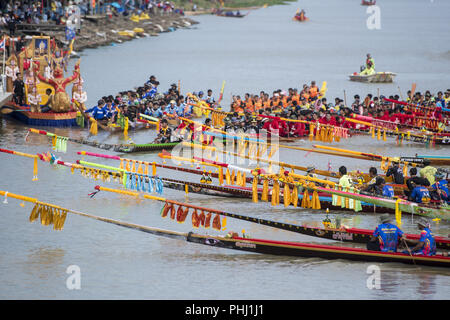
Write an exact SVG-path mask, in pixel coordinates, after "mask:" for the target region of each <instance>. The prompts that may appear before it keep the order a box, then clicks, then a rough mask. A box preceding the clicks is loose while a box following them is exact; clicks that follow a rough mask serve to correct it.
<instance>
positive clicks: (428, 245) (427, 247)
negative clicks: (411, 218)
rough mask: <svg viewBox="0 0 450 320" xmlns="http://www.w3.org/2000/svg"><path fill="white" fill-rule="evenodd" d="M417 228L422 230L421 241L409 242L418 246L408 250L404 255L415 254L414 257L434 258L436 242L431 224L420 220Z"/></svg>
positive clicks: (422, 219)
mask: <svg viewBox="0 0 450 320" xmlns="http://www.w3.org/2000/svg"><path fill="white" fill-rule="evenodd" d="M417 227H418V229H419V230H420V239H419V240H418V241H417V240H408V242H410V243H414V244H416V246H415V247H414V248H412V249H409V248H407V251H405V252H404V253H409V254H414V255H424V256H434V255H435V254H436V241H435V240H434V236H433V234H432V233H431V230H430V224H429V222H428V221H427V220H426V219H424V218H420V219H419V220H418V221H417Z"/></svg>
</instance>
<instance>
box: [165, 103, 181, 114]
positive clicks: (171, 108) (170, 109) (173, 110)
mask: <svg viewBox="0 0 450 320" xmlns="http://www.w3.org/2000/svg"><path fill="white" fill-rule="evenodd" d="M166 112H167V113H168V114H172V115H177V114H178V107H177V104H176V102H175V100H170V103H169V104H168V105H167V107H166Z"/></svg>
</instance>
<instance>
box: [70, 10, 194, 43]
mask: <svg viewBox="0 0 450 320" xmlns="http://www.w3.org/2000/svg"><path fill="white" fill-rule="evenodd" d="M194 24H198V22H197V21H194V20H192V19H191V18H188V17H186V16H182V15H180V14H175V13H173V14H172V13H171V14H164V15H160V14H155V15H150V19H140V20H139V21H133V20H131V19H130V17H123V16H120V17H112V18H108V17H106V16H96V17H89V16H87V17H84V18H83V22H82V29H81V33H80V34H79V35H78V36H77V38H76V40H75V43H74V48H73V49H74V50H75V51H76V52H78V51H81V50H83V49H86V48H95V47H98V46H103V45H110V44H111V43H121V42H124V41H129V40H132V39H136V38H140V37H144V36H157V35H158V34H159V33H163V32H171V31H175V30H176V29H178V28H188V27H190V26H192V25H194Z"/></svg>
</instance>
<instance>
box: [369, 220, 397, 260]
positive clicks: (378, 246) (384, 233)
mask: <svg viewBox="0 0 450 320" xmlns="http://www.w3.org/2000/svg"><path fill="white" fill-rule="evenodd" d="M401 239H403V240H405V236H404V233H403V231H402V230H400V228H399V227H397V226H396V225H395V224H392V218H391V217H390V216H389V215H388V214H384V215H382V216H381V217H380V224H379V225H378V226H377V228H376V229H375V231H374V232H373V234H372V236H371V238H370V241H369V243H367V249H368V250H372V251H382V252H397V248H398V242H399V241H400V240H401Z"/></svg>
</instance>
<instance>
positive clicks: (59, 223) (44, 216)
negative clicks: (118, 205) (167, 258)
mask: <svg viewBox="0 0 450 320" xmlns="http://www.w3.org/2000/svg"><path fill="white" fill-rule="evenodd" d="M0 196H5V197H10V198H14V199H17V200H21V201H27V202H31V203H34V204H37V205H39V206H40V207H44V208H48V207H50V208H52V210H57V211H60V212H61V211H62V213H63V215H62V217H59V216H57V215H55V214H48V212H46V213H44V212H43V210H41V212H37V213H38V216H39V215H41V223H42V224H43V225H49V224H54V225H55V230H62V229H63V226H64V223H65V219H66V216H65V214H64V213H73V214H76V215H79V216H83V217H86V218H91V219H95V220H98V221H102V222H107V223H111V224H115V225H118V226H121V227H126V228H130V229H135V230H139V231H143V232H147V233H151V234H155V235H164V236H168V237H171V238H182V239H186V238H187V236H188V233H184V232H177V231H169V230H164V229H158V228H152V227H147V226H142V225H138V224H134V223H128V222H123V221H118V220H114V219H109V218H105V217H100V216H95V215H91V214H87V213H83V212H80V211H76V210H71V209H67V208H63V207H60V206H56V205H54V204H50V203H45V202H40V201H38V199H36V198H30V197H25V196H22V195H18V194H14V193H9V192H8V191H2V190H0ZM33 211H34V215H35V216H34V219H36V218H37V217H36V211H37V210H34V209H33ZM32 215H33V212H32ZM50 216H52V218H48V217H50ZM55 216H56V217H57V218H56V219H55ZM31 220H32V216H30V222H33V221H31Z"/></svg>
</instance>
